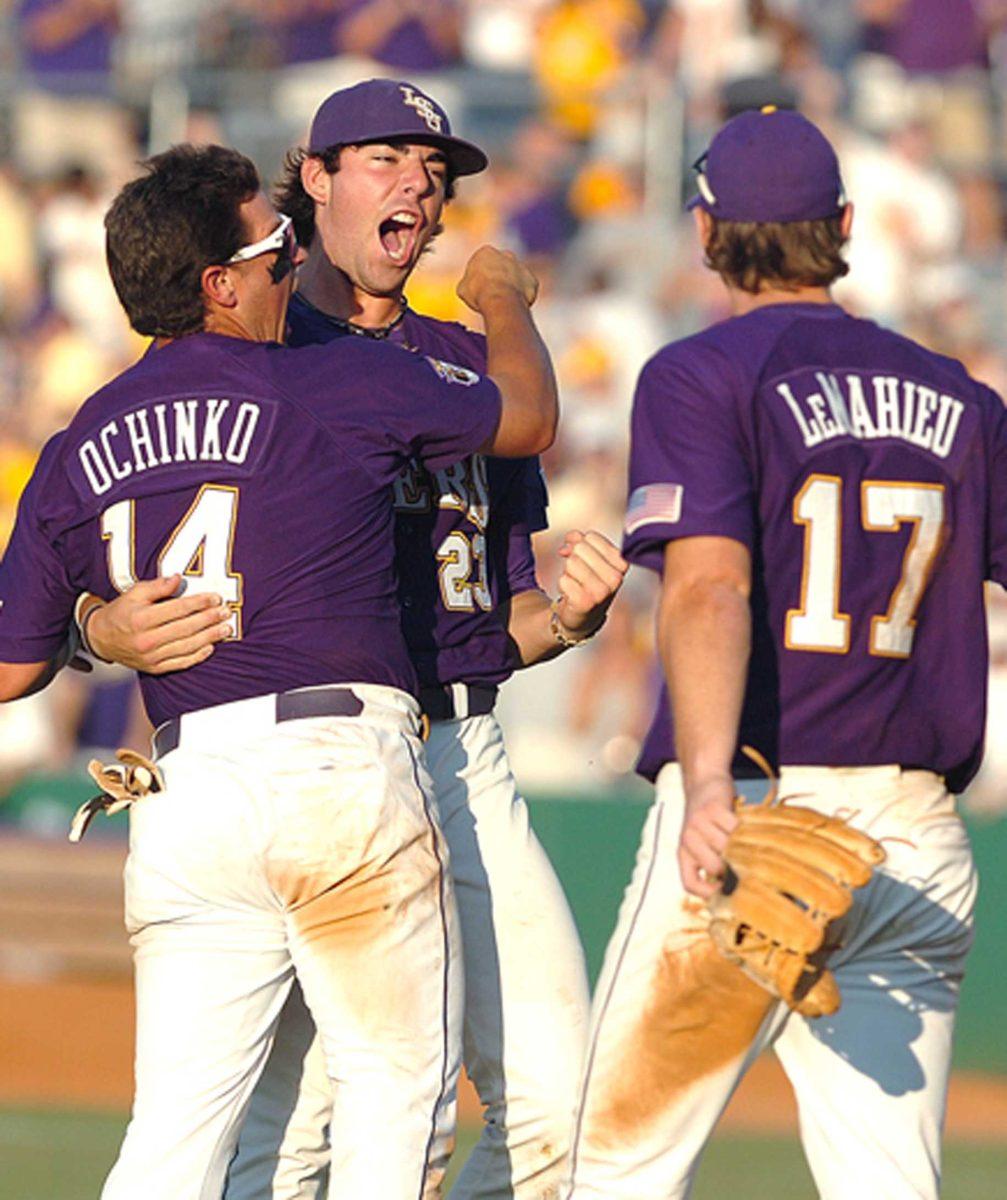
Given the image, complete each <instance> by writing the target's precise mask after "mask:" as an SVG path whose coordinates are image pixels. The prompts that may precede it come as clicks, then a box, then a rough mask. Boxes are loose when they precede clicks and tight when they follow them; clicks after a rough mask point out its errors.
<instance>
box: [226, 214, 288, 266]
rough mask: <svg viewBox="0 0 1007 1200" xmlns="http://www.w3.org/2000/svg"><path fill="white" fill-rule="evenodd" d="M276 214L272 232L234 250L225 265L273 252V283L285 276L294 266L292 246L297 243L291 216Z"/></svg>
mask: <svg viewBox="0 0 1007 1200" xmlns="http://www.w3.org/2000/svg"><path fill="white" fill-rule="evenodd" d="M277 215H278V216H279V218H280V223H279V225H277V227H276V228H275V229H274V230H273V232H272V233H267V234H266V236H265V237H264V238H260V239H259V240H258V241H257V242H251V243H250V244H249V245H247V246H242V247H241V249H240V250H236V251H235V252H234V254H232V255H231V257H230V258H229V259H228V260H227V263H226V264H225V265H227V266H230V265H231V264H232V263H240V262H248V260H249V259H251V258H258V257H259V255H260V254H270V253H275V254H276V255H277V258H276V262H275V263H273V265H272V267H270V270H269V273H270V275H271V276H272V278H273V282H274V283H279V282H280V280H282V279H284V278H286V276H287V275H288V274H289V273H290V271H291V270H292V269H293V266H294V248H295V246H296V245H297V239H296V235H295V234H294V220H293V217H288V216H287V214H286V213H278V214H277Z"/></svg>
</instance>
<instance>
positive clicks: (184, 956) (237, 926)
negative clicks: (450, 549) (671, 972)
mask: <svg viewBox="0 0 1007 1200" xmlns="http://www.w3.org/2000/svg"><path fill="white" fill-rule="evenodd" d="M349 686H351V687H352V688H353V691H354V693H355V694H356V695H357V696H358V697H359V698H360V699H361V700H363V702H364V711H363V713H362V714H361V715H360V716H357V717H334V718H333V717H314V718H311V719H300V720H294V721H289V722H284V723H282V724H277V723H276V721H275V712H276V706H275V700H274V698H273V697H271V696H265V697H256V698H255V699H254V700H246V701H239V702H236V703H234V704H227V705H221V706H219V707H217V708H213V709H205V710H202V711H201V712H199V713H193V714H187V715H186V717H185V718H183V722H182V735H181V741H180V744H179V746H178V748H177V749H175V750H173V751H172V752H171V753H169V754H166V755H165V757H164V759H163V760H162V762H161V766H162V769H163V771H164V775H165V778H166V782H167V789H166V791H164V792H162V793H159V794H153V795H150V796H147V797H145V798H144V799H143V800H141V801H139V802H138V803H137V804H135V805H134V806H133V809H132V810H131V814H130V852H129V858H128V861H127V864H126V924H127V927H128V929H129V931H130V933H131V940H132V943H133V946H134V958H135V965H136V994H137V1040H136V1100H135V1104H134V1108H133V1116H132V1120H131V1121H130V1124H129V1128H128V1130H127V1133H126V1138H125V1141H124V1143H123V1146H122V1149H121V1151H120V1154H119V1158H118V1161H117V1162H116V1164H115V1167H114V1168H113V1170H112V1173H111V1175H110V1176H109V1178H108V1180H107V1182H106V1184H105V1188H104V1191H103V1192H102V1198H103V1200H136V1197H138V1196H143V1197H144V1200H183V1198H184V1200H219V1197H221V1196H222V1194H223V1192H224V1187H225V1179H226V1175H227V1171H228V1166H229V1164H230V1162H231V1159H232V1157H233V1155H234V1152H235V1148H236V1145H237V1140H238V1132H239V1129H240V1126H241V1121H242V1118H243V1116H244V1113H245V1110H246V1108H247V1105H248V1101H249V1097H250V1095H251V1093H252V1089H253V1087H254V1085H255V1081H256V1079H257V1078H258V1076H259V1073H260V1072H261V1070H262V1067H263V1064H264V1063H265V1061H266V1059H267V1057H268V1055H269V1052H270V1047H271V1044H272V1040H273V1033H274V1030H275V1028H276V1024H277V1021H278V1018H279V1015H280V1012H281V1010H282V1009H283V1006H284V1003H285V1001H286V1000H287V997H288V995H289V993H290V990H291V985H292V983H293V981H294V978H295V976H296V978H297V980H298V981H299V984H300V986H301V989H303V995H304V998H305V1000H306V1002H307V1005H308V1007H309V1008H310V1010H311V1013H312V1016H313V1018H314V1021H315V1023H316V1025H317V1028H318V1030H319V1031H320V1045H321V1057H322V1060H323V1061H324V1064H325V1067H326V1069H327V1072H328V1077H329V1079H330V1081H331V1088H330V1091H329V1101H328V1109H327V1112H326V1114H325V1119H326V1122H327V1123H330V1137H331V1144H332V1166H331V1189H332V1191H331V1194H332V1195H333V1196H338V1197H340V1198H343V1197H360V1198H363V1197H381V1198H382V1200H421V1198H428V1197H436V1196H439V1195H440V1185H441V1182H442V1179H443V1170H444V1166H445V1161H446V1157H447V1151H448V1146H449V1141H450V1136H451V1129H450V1128H449V1126H450V1123H451V1121H452V1119H453V1098H454V1092H455V1086H456V1077H457V1070H458V1051H459V1049H460V1046H459V1041H460V1037H459V1033H460V1016H461V1011H460V1008H461V991H460V989H461V978H460V972H459V971H458V969H457V962H458V945H457V941H458V931H457V925H456V914H455V910H454V899H453V889H452V887H451V883H450V879H449V877H448V875H447V871H446V855H445V851H444V846H443V841H442V838H441V836H440V833H439V831H438V829H437V826H436V822H435V819H434V817H433V814H432V811H431V807H430V803H429V798H428V795H427V793H426V791H425V787H424V782H423V781H424V777H425V776H424V773H423V769H422V767H421V766H420V762H419V755H420V751H421V744H420V741H419V738H418V737H417V734H416V731H417V729H418V708H417V706H416V704H415V702H414V701H413V700H412V699H411V698H410V697H409V696H407V695H405V694H404V693H402V692H399V691H397V690H395V689H392V688H384V687H376V686H368V685H349Z"/></svg>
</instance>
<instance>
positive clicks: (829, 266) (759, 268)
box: [705, 214, 850, 295]
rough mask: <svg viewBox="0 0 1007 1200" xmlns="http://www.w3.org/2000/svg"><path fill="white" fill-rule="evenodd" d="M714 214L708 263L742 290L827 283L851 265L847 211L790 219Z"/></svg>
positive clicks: (826, 284)
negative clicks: (846, 253)
mask: <svg viewBox="0 0 1007 1200" xmlns="http://www.w3.org/2000/svg"><path fill="white" fill-rule="evenodd" d="M710 219H711V221H712V222H713V228H712V232H711V234H710V237H709V239H708V241H707V243H706V246H705V262H706V265H707V266H708V267H710V268H711V269H712V270H714V271H716V272H717V274H718V275H719V276H720V277H721V278H722V279H723V280H724V281H725V283H728V284H729V285H731V286H732V287H736V288H739V289H740V290H741V291H743V292H750V293H751V294H752V295H757V294H758V293H759V292H764V291H766V290H767V289H770V288H778V289H780V290H781V291H787V292H789V291H796V290H797V289H798V288H802V287H828V286H829V285H830V284H832V283H835V281H836V280H837V279H841V278H842V277H843V276H844V275H845V274H847V272H848V271H849V269H850V268H849V266H848V264H847V263H846V260H845V259H844V258H843V255H842V251H843V248H844V247H845V245H846V242H847V238H846V235H845V234H844V233H843V228H842V226H843V217H842V214H840V215H838V216H835V217H825V218H822V219H821V220H817V221H788V222H786V223H779V222H771V221H765V222H762V221H760V222H756V221H720V220H718V219H717V218H716V217H712V216H711V218H710Z"/></svg>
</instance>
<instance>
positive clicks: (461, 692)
mask: <svg viewBox="0 0 1007 1200" xmlns="http://www.w3.org/2000/svg"><path fill="white" fill-rule="evenodd" d="M451 702H452V707H453V708H454V710H455V719H456V720H461V721H464V720H465V718H466V717H467V716H468V715H469V689H468V686H467V685H466V684H464V683H453V684H451Z"/></svg>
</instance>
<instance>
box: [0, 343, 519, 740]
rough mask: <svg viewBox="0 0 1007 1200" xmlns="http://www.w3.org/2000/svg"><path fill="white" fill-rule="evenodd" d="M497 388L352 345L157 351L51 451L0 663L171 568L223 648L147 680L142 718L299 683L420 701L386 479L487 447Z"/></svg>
mask: <svg viewBox="0 0 1007 1200" xmlns="http://www.w3.org/2000/svg"><path fill="white" fill-rule="evenodd" d="M499 416H500V394H499V392H498V390H497V388H496V386H495V384H493V383H492V382H491V381H490V380H483V379H480V378H478V377H477V376H475V375H467V377H466V378H464V379H459V378H457V377H455V376H453V375H452V374H451V373H450V372H446V371H444V370H443V369H441V368H439V367H438V366H436V365H435V364H432V363H431V362H430V361H428V360H427V359H426V358H424V357H422V356H420V355H416V354H407V353H405V352H404V351H402V350H399V349H396V348H395V347H391V346H382V345H376V344H374V343H371V342H365V341H364V340H363V339H357V338H352V339H344V340H343V341H342V342H341V343H340V345H338V346H333V347H325V348H324V349H323V348H321V347H308V348H306V349H303V350H290V349H287V348H285V347H283V346H278V345H275V344H260V343H253V342H245V341H240V340H236V339H233V338H227V337H221V336H217V335H212V334H196V335H193V336H190V337H185V338H182V339H180V340H179V341H176V342H174V343H171V344H169V345H167V346H165V347H163V348H162V349H158V350H152V351H150V352H148V354H147V355H146V356H145V357H144V358H143V359H141V360H140V362H138V363H137V364H136V365H135V366H133V367H131V368H130V369H129V370H128V371H126V372H124V373H123V374H122V375H120V376H119V377H118V379H116V380H115V381H113V382H112V383H111V384H109V385H108V386H107V387H105V388H103V389H102V390H101V391H99V392H97V393H96V394H95V395H94V396H92V397H91V399H90V400H88V401H87V403H86V404H85V405H84V406H83V407H82V408H81V410H80V411H79V412H78V413H77V415H76V416H75V418H74V420H73V422H72V423H71V424H70V426H69V428H68V429H67V430H65V431H64V432H63V433H61V434H57V435H56V437H55V438H53V439H52V440H51V441H50V442H49V444H48V445H47V446H46V448H45V450H44V452H43V455H42V458H41V460H40V462H39V464H38V467H37V468H36V471H35V474H34V476H33V478H32V481H31V483H30V484H29V486H28V488H27V489H26V491H25V494H24V496H23V497H22V500H21V505H20V508H19V511H18V519H17V524H16V527H15V531H14V534H13V537H12V539H11V543H10V546H9V547H8V550H7V553H6V555H5V557H4V560H3V564H2V566H0V598H2V600H3V606H2V608H0V659H3V660H6V661H10V662H36V661H42V660H45V659H48V658H49V657H51V656H52V654H53V653H54V652H55V651H56V650H57V649H58V647H59V645H60V643H61V641H62V638H63V636H64V633H65V630H66V627H67V624H68V621H69V618H70V615H71V612H72V608H73V604H74V601H75V599H76V596H77V594H78V593H79V592H81V591H84V590H88V591H92V592H96V593H97V594H99V595H101V596H104V597H106V598H109V599H110V598H112V597H113V596H114V595H115V594H116V593H117V592H118V591H124V590H125V589H126V588H128V587H129V586H130V585H131V584H132V583H133V582H134V581H135V580H138V579H151V578H153V577H155V576H157V575H169V574H172V573H174V572H180V573H182V574H183V575H185V576H187V580H188V585H189V586H190V587H192V588H195V589H197V590H199V591H215V592H218V593H219V594H220V595H221V596H222V597H223V598H224V600H225V601H226V603H227V604H228V605H229V607H230V609H231V618H230V619H231V624H232V630H233V637H232V639H231V640H228V641H225V642H224V643H222V644H221V645H219V646H218V647H217V649H216V651H215V652H214V654H213V655H212V656H211V657H210V658H209V659H208V660H207V661H206V662H204V663H202V664H201V665H199V666H197V667H193V668H192V669H191V670H188V671H178V672H175V673H173V674H169V675H163V676H147V677H143V678H142V679H141V684H142V687H143V693H144V699H145V701H146V704H147V710H148V713H149V714H150V717H151V720H152V721H154V722H155V723H158V722H160V721H163V720H165V719H167V718H168V717H172V716H175V715H177V714H179V713H183V712H188V711H191V710H193V709H199V708H205V707H207V706H208V705H213V704H221V703H224V702H227V701H230V700H238V699H242V698H243V697H246V696H253V695H259V694H264V693H269V692H276V691H283V690H285V689H288V688H296V687H303V686H308V685H312V684H322V683H333V682H350V681H357V682H361V683H377V684H388V685H391V686H394V687H398V688H403V689H405V690H407V691H413V690H415V675H414V671H413V668H412V665H411V663H410V661H409V658H408V654H407V651H406V648H405V644H404V640H403V638H402V633H401V629H400V626H399V612H398V605H397V603H396V596H395V573H394V566H393V562H394V541H393V530H392V524H393V513H392V505H391V490H392V485H393V483H394V481H395V479H396V477H397V476H398V474H399V473H400V472H401V470H402V468H403V465H404V464H405V463H407V462H409V461H410V459H412V458H414V457H417V458H422V459H424V460H425V461H426V462H428V463H429V464H430V466H431V467H432V468H433V469H438V468H440V467H442V466H444V465H448V464H450V463H452V462H455V461H457V460H458V459H459V458H460V457H462V456H463V455H465V454H469V453H472V452H473V451H474V450H475V449H476V448H478V447H479V446H481V445H483V444H485V442H486V441H488V440H489V438H490V437H492V435H493V431H494V430H495V428H496V426H497V423H498V421H499Z"/></svg>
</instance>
